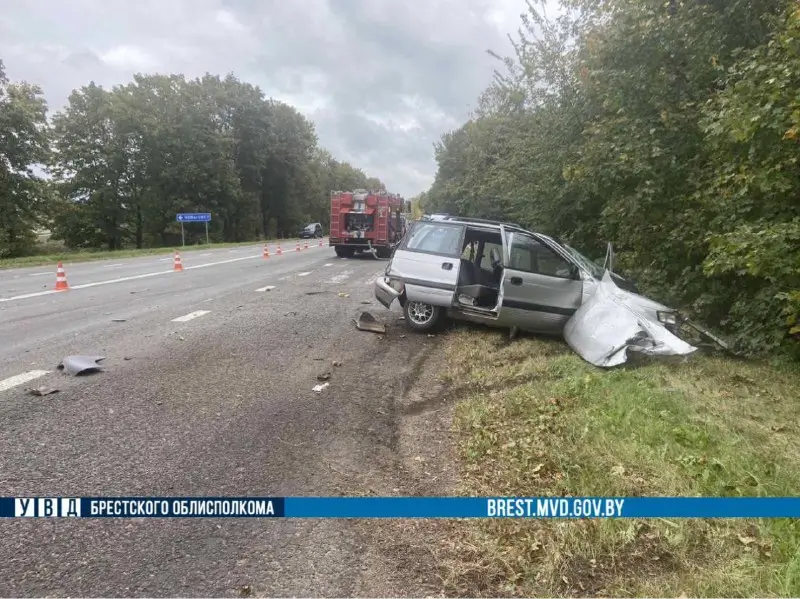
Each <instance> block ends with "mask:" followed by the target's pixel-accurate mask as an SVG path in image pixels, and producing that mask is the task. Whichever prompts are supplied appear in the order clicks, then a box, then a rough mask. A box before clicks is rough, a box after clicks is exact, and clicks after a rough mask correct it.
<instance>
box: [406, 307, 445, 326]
mask: <svg viewBox="0 0 800 599" xmlns="http://www.w3.org/2000/svg"><path fill="white" fill-rule="evenodd" d="M403 312H404V314H405V317H406V324H407V325H408V326H409V327H411V328H412V329H414V330H415V331H429V330H431V329H432V328H433V327H435V326H436V324H437V323H438V322H439V318H440V316H441V314H442V309H441V308H440V307H439V306H433V305H431V304H426V303H425V302H411V301H406V303H405V305H404V306H403Z"/></svg>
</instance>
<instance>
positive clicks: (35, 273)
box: [15, 272, 53, 278]
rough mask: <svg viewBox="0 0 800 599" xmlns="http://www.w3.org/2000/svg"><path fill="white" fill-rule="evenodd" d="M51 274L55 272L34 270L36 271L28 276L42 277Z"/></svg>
mask: <svg viewBox="0 0 800 599" xmlns="http://www.w3.org/2000/svg"><path fill="white" fill-rule="evenodd" d="M51 274H53V273H51V272H34V273H31V274H29V275H28V276H29V277H41V276H42V275H51ZM15 278H16V277H15Z"/></svg>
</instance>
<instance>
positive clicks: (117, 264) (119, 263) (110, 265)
mask: <svg viewBox="0 0 800 599" xmlns="http://www.w3.org/2000/svg"><path fill="white" fill-rule="evenodd" d="M115 266H122V262H118V263H116V264H103V268H114V267H115Z"/></svg>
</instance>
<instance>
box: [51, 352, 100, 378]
mask: <svg viewBox="0 0 800 599" xmlns="http://www.w3.org/2000/svg"><path fill="white" fill-rule="evenodd" d="M101 360H105V358H104V357H103V356H67V357H66V358H64V359H63V360H62V361H61V363H60V364H59V365H58V369H59V370H63V371H64V373H65V374H70V375H72V376H79V375H82V374H91V373H94V372H100V371H102V369H103V367H102V366H101V365H100V364H98V362H100V361H101Z"/></svg>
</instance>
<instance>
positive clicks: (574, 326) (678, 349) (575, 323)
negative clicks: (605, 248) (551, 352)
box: [564, 272, 697, 368]
mask: <svg viewBox="0 0 800 599" xmlns="http://www.w3.org/2000/svg"><path fill="white" fill-rule="evenodd" d="M662 309H663V310H668V308H666V307H665V306H662V305H661V304H659V303H658V302H654V301H652V300H649V299H647V298H645V297H642V296H640V295H636V294H635V293H631V292H629V291H625V290H624V289H620V288H619V287H618V286H617V285H616V284H615V283H614V280H613V279H612V278H611V276H610V275H609V274H608V272H606V273H605V275H604V276H603V279H602V281H600V282H599V283H598V285H597V288H596V289H595V292H594V294H592V296H591V297H590V298H589V299H588V300H586V301H585V302H584V303H583V304H582V305H581V307H580V308H578V310H577V311H576V312H575V313H574V314H573V315H572V316H571V317H570V319H569V320H568V321H567V323H566V325H565V326H564V339H565V340H566V342H567V345H569V346H570V348H572V350H573V351H574V352H575V353H577V354H578V355H579V356H581V357H582V358H583V359H584V360H586V361H587V362H589V363H591V364H594V365H595V366H601V367H604V368H609V367H612V366H618V365H620V364H623V363H625V362H626V361H627V359H628V352H631V351H634V352H639V353H642V354H646V355H650V356H675V355H681V356H684V355H688V354H691V353H692V352H694V351H696V350H697V348H696V347H693V346H691V345H689V344H688V343H686V342H685V341H683V340H681V339H679V338H678V337H676V336H675V335H673V334H672V333H670V332H669V331H668V330H667V329H666V328H665V327H664V325H663V324H661V323H660V322H659V321H658V318H657V316H656V311H657V310H662Z"/></svg>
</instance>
